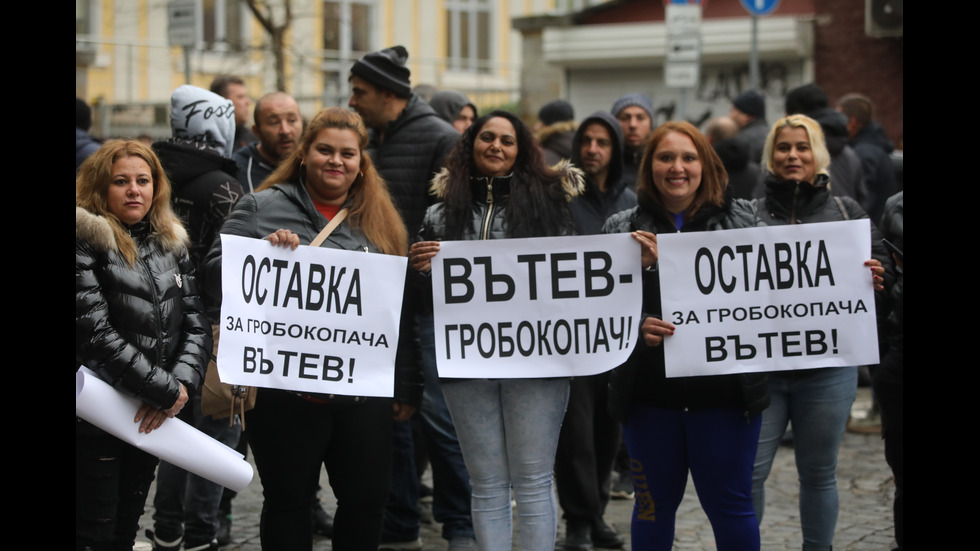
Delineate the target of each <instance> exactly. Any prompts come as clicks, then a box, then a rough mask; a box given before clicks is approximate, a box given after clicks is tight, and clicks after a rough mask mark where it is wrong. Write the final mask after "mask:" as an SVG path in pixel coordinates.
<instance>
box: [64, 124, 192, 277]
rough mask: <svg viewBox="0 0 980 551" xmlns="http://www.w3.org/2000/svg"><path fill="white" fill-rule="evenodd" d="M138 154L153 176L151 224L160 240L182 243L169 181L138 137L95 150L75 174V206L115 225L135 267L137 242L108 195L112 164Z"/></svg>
mask: <svg viewBox="0 0 980 551" xmlns="http://www.w3.org/2000/svg"><path fill="white" fill-rule="evenodd" d="M126 157H138V158H140V159H143V161H145V162H146V164H147V165H148V166H149V167H150V176H151V177H152V178H153V201H152V202H151V203H150V210H149V212H148V213H147V216H148V217H149V222H150V227H152V228H153V232H154V233H155V234H157V235H158V236H159V237H160V238H161V239H164V240H167V241H170V242H175V243H176V242H180V241H182V240H183V239H184V235H182V234H181V233H179V232H178V231H177V228H178V227H181V226H182V224H181V221H180V218H178V217H177V215H176V214H175V213H174V211H173V208H172V207H171V206H170V180H168V179H167V174H166V172H164V170H163V165H161V164H160V159H159V158H158V157H157V155H156V153H154V152H153V150H152V149H150V148H149V147H148V146H146V145H144V144H142V143H141V142H139V141H136V140H110V141H108V142H106V143H104V144H102V146H101V147H99V149H97V150H96V151H95V153H92V154H91V155H90V156H89V157H88V158H87V159H85V162H84V163H82V166H81V167H79V169H78V175H76V176H75V206H76V207H81V208H83V209H85V210H87V211H89V212H91V213H92V214H96V215H99V216H102V217H104V218H105V219H106V220H107V221H108V222H109V226H110V227H111V228H112V233H113V236H114V237H115V240H116V246H117V247H118V248H119V252H120V254H122V256H123V258H125V259H126V261H127V262H129V265H130V266H132V265H134V264H135V263H136V254H137V248H136V242H134V241H133V238H132V237H130V235H129V232H128V231H126V226H125V224H123V223H122V221H120V220H119V218H118V217H117V216H116V215H115V214H113V213H111V212H109V208H108V201H107V195H108V191H109V186H110V185H111V184H112V166H113V164H115V162H116V161H117V160H119V159H123V158H126Z"/></svg>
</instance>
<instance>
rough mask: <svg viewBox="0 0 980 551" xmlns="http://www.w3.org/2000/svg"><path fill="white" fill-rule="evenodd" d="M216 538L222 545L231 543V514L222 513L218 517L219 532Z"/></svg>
mask: <svg viewBox="0 0 980 551" xmlns="http://www.w3.org/2000/svg"><path fill="white" fill-rule="evenodd" d="M215 539H217V540H218V545H220V546H222V547H224V546H225V545H228V544H229V543H231V515H221V516H220V517H219V518H218V534H217V536H216V537H215Z"/></svg>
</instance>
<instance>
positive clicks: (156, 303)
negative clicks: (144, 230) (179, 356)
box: [136, 246, 167, 365]
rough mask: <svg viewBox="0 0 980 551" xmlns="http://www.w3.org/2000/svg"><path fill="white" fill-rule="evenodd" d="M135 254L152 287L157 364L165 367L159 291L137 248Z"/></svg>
mask: <svg viewBox="0 0 980 551" xmlns="http://www.w3.org/2000/svg"><path fill="white" fill-rule="evenodd" d="M136 252H137V253H138V254H139V265H140V268H142V269H143V272H145V273H146V277H147V278H149V280H150V285H151V286H152V287H153V311H154V313H155V314H156V318H157V364H158V365H167V358H166V357H165V356H166V354H165V351H166V347H164V343H163V324H164V322H163V317H162V316H161V314H160V290H159V289H157V283H156V279H154V277H153V272H152V271H151V270H150V267H149V266H148V265H147V264H146V261H145V260H144V259H143V255H142V251H140V250H139V247H138V246H137V249H136Z"/></svg>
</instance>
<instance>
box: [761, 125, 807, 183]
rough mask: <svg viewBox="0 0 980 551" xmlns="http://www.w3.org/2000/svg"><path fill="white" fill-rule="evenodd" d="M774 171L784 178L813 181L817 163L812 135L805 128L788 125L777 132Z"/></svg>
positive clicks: (774, 148)
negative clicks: (812, 147) (811, 139)
mask: <svg viewBox="0 0 980 551" xmlns="http://www.w3.org/2000/svg"><path fill="white" fill-rule="evenodd" d="M772 172H773V174H774V175H775V176H776V177H777V178H780V179H782V180H796V181H798V182H810V183H813V179H814V177H815V176H816V172H817V170H816V165H815V164H814V162H813V149H811V148H810V136H809V135H808V134H807V133H806V130H805V129H803V128H798V127H797V128H793V127H790V126H787V127H786V128H783V129H782V130H780V131H779V133H777V134H776V143H775V144H773V148H772Z"/></svg>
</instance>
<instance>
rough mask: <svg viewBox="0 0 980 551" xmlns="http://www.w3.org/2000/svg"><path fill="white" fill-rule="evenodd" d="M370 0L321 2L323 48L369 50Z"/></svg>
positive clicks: (372, 3)
mask: <svg viewBox="0 0 980 551" xmlns="http://www.w3.org/2000/svg"><path fill="white" fill-rule="evenodd" d="M373 5H374V2H373V1H371V0H360V1H358V0H333V1H325V2H324V3H323V49H324V50H335V51H338V52H345V53H346V52H369V51H371V9H372V7H373Z"/></svg>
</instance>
